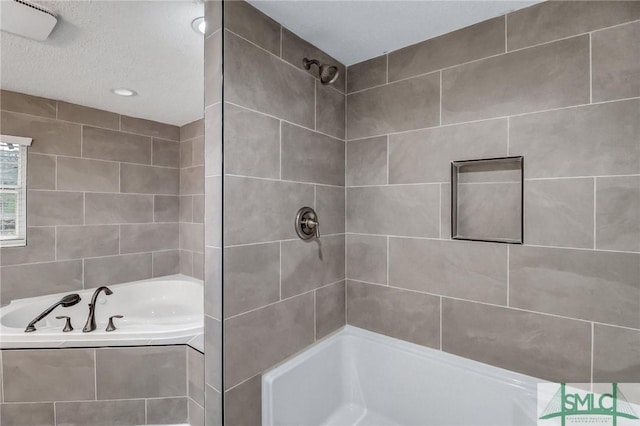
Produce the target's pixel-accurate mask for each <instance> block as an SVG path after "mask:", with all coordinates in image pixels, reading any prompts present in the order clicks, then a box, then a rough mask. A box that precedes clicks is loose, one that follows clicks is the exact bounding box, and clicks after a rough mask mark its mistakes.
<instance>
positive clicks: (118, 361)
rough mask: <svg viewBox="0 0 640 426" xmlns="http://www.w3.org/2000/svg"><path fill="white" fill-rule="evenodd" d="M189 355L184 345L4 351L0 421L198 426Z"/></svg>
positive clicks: (24, 425)
mask: <svg viewBox="0 0 640 426" xmlns="http://www.w3.org/2000/svg"><path fill="white" fill-rule="evenodd" d="M188 351H194V350H193V349H191V348H189V347H187V346H185V345H179V346H149V347H128V348H99V349H93V348H91V349H36V350H27V351H22V350H4V351H2V352H0V373H1V374H0V379H1V380H2V387H0V398H1V402H2V404H0V424H2V425H3V426H54V425H57V426H113V425H145V424H149V425H152V424H153V425H158V424H184V423H187V422H189V421H190V420H191V421H192V423H191V424H193V425H198V424H200V425H201V424H202V422H201V420H199V417H198V414H199V412H198V410H194V409H193V407H192V405H193V404H194V402H192V401H198V400H201V399H199V398H201V396H202V385H201V383H202V382H201V380H202V369H201V366H200V365H198V362H197V361H198V360H197V358H194V359H195V361H194V359H192V356H191V355H192V354H191V352H188ZM194 352H197V351H194ZM200 355H201V354H200ZM198 379H199V381H198ZM198 386H199V387H198ZM200 411H201V410H200ZM200 419H201V414H200ZM193 421H195V422H193Z"/></svg>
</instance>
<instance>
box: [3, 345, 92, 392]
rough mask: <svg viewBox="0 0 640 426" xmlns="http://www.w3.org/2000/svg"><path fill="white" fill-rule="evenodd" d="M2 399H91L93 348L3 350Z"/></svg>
mask: <svg viewBox="0 0 640 426" xmlns="http://www.w3.org/2000/svg"><path fill="white" fill-rule="evenodd" d="M2 368H3V380H4V400H5V402H38V401H77V400H85V399H94V397H95V379H94V358H93V349H51V350H38V351H29V350H27V351H4V353H3V354H2Z"/></svg>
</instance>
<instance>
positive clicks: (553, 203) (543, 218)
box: [524, 178, 594, 248]
mask: <svg viewBox="0 0 640 426" xmlns="http://www.w3.org/2000/svg"><path fill="white" fill-rule="evenodd" d="M593 185H594V179H593V178H585V179H549V180H546V179H545V180H530V181H527V182H525V196H524V200H525V208H524V211H525V223H524V225H525V230H524V234H525V238H526V243H527V244H532V245H540V246H556V247H576V248H580V247H581V248H593V238H594V235H593V203H594V199H593V194H594V190H593V188H594V187H593Z"/></svg>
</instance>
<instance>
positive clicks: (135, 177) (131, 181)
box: [120, 164, 180, 195]
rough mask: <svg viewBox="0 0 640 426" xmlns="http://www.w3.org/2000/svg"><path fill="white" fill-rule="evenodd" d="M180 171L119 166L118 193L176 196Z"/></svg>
mask: <svg viewBox="0 0 640 426" xmlns="http://www.w3.org/2000/svg"><path fill="white" fill-rule="evenodd" d="M179 186H180V171H179V170H178V169H170V168H166V167H154V166H139V165H136V164H121V165H120V191H122V192H134V193H140V194H168V195H174V194H175V195H177V194H178V193H179Z"/></svg>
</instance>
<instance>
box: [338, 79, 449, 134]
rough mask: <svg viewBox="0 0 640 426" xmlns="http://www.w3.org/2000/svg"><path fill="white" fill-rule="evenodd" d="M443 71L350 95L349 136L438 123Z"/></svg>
mask: <svg viewBox="0 0 640 426" xmlns="http://www.w3.org/2000/svg"><path fill="white" fill-rule="evenodd" d="M439 122H440V74H439V73H432V74H428V75H425V76H421V77H415V78H412V79H409V80H404V81H399V82H396V83H393V84H388V85H386V86H380V87H376V88H373V89H369V90H365V91H362V92H358V93H353V94H351V95H349V96H348V97H347V138H349V139H357V138H365V137H368V136H378V135H381V134H384V133H392V132H400V131H405V130H414V129H421V128H425V127H431V126H437V125H438V124H439Z"/></svg>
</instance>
